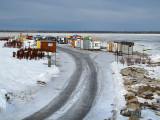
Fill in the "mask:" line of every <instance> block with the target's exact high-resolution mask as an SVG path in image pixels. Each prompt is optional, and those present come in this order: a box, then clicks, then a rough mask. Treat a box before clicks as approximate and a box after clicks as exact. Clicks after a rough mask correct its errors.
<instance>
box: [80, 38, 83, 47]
mask: <svg viewBox="0 0 160 120" xmlns="http://www.w3.org/2000/svg"><path fill="white" fill-rule="evenodd" d="M80 44H81V46H80V48H81V49H83V39H81V42H80Z"/></svg>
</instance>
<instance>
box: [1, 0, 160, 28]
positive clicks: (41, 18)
mask: <svg viewBox="0 0 160 120" xmlns="http://www.w3.org/2000/svg"><path fill="white" fill-rule="evenodd" d="M0 30H92V31H160V0H0Z"/></svg>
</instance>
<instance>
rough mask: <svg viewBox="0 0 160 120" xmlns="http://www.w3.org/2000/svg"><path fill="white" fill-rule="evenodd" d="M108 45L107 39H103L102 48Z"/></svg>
mask: <svg viewBox="0 0 160 120" xmlns="http://www.w3.org/2000/svg"><path fill="white" fill-rule="evenodd" d="M107 46H108V43H107V40H101V48H102V49H106V48H107Z"/></svg>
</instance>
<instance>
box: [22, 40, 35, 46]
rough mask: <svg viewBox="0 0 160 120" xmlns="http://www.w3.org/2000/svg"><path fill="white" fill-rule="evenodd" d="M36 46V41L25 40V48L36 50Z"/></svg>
mask: <svg viewBox="0 0 160 120" xmlns="http://www.w3.org/2000/svg"><path fill="white" fill-rule="evenodd" d="M34 45H35V40H28V39H24V40H23V47H24V48H28V47H31V48H34ZM35 47H36V46H35Z"/></svg>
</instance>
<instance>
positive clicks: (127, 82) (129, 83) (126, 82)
mask: <svg viewBox="0 0 160 120" xmlns="http://www.w3.org/2000/svg"><path fill="white" fill-rule="evenodd" d="M123 84H124V85H130V86H131V85H132V84H133V82H132V81H125V82H123Z"/></svg>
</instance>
